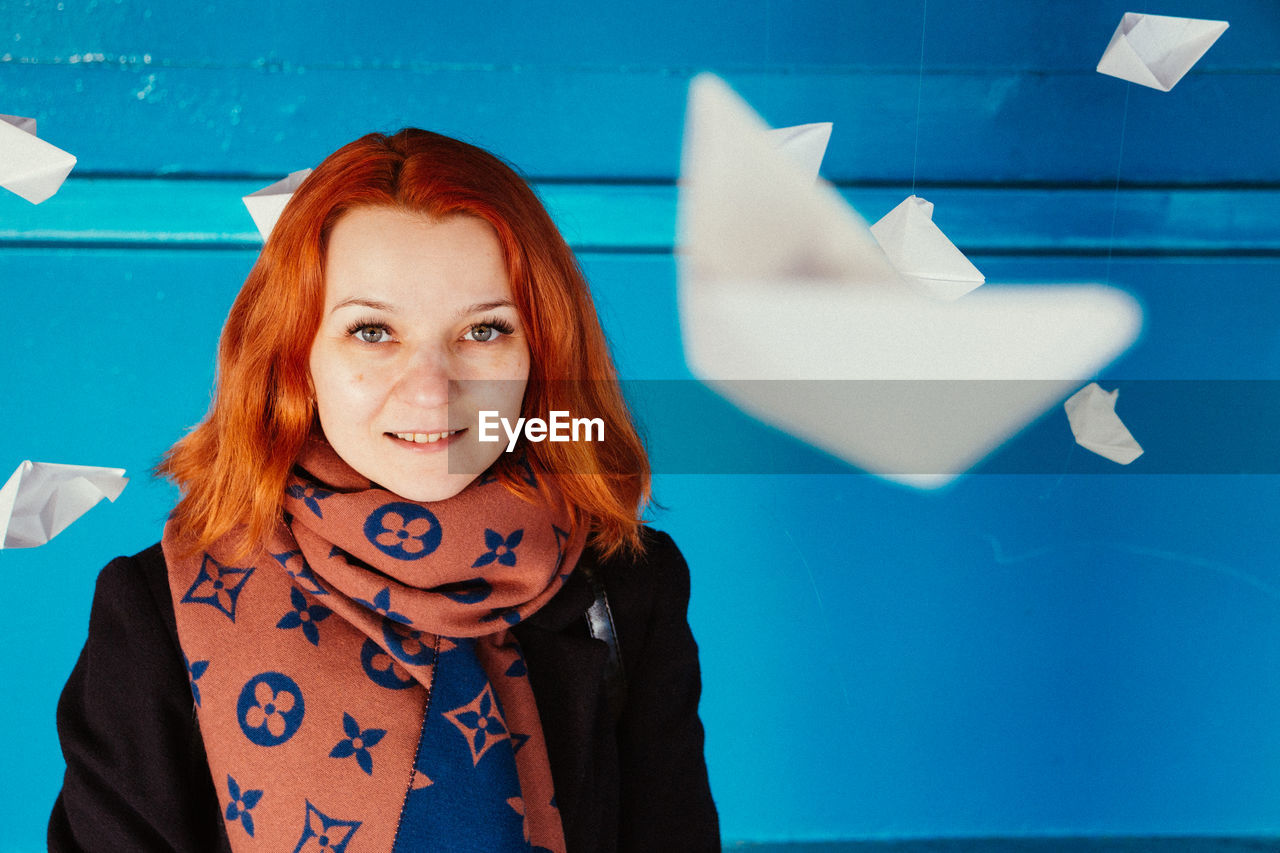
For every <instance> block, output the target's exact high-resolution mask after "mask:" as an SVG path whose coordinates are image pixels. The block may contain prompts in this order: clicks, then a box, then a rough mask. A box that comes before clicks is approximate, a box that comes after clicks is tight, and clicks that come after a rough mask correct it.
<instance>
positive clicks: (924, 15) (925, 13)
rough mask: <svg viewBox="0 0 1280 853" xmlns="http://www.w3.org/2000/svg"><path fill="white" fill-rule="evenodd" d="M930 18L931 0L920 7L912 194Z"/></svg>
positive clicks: (913, 180) (913, 190)
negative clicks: (926, 39) (926, 37)
mask: <svg viewBox="0 0 1280 853" xmlns="http://www.w3.org/2000/svg"><path fill="white" fill-rule="evenodd" d="M928 18H929V0H924V5H923V6H922V7H921V9H920V77H919V81H918V82H917V84H916V146H915V151H913V152H912V154H911V194H912V195H915V194H916V169H917V167H918V166H919V165H920V102H921V101H922V100H923V99H924V26H925V22H926V21H927V20H928Z"/></svg>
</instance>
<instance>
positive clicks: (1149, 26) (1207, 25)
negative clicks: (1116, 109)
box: [1098, 12, 1229, 92]
mask: <svg viewBox="0 0 1280 853" xmlns="http://www.w3.org/2000/svg"><path fill="white" fill-rule="evenodd" d="M1228 26H1229V25H1228V24H1227V22H1226V21H1209V20H1204V19H1201V18H1172V17H1169V16H1167V15H1144V14H1142V13H1139V12H1125V13H1124V17H1123V18H1121V19H1120V26H1118V27H1116V31H1115V33H1114V34H1113V35H1112V36H1111V41H1110V43H1108V44H1107V49H1106V50H1104V51H1103V53H1102V59H1101V60H1100V61H1099V62H1098V71H1099V72H1101V73H1103V74H1108V75H1110V76H1112V77H1119V78H1120V79H1121V80H1128V81H1129V82H1130V83H1139V84H1141V85H1143V86H1150V87H1151V88H1152V89H1159V90H1161V91H1163V92H1167V91H1169V90H1170V89H1172V88H1173V87H1174V86H1175V85H1177V83H1178V81H1179V80H1181V79H1182V76H1183V75H1184V74H1186V73H1187V72H1188V71H1190V70H1191V67H1192V66H1193V65H1195V64H1196V63H1197V62H1199V61H1200V57H1202V56H1204V55H1205V53H1206V52H1207V51H1208V50H1209V48H1211V47H1213V43H1214V42H1216V41H1217V40H1218V37H1219V36H1221V35H1222V34H1223V33H1224V32H1226V30H1227V27H1228Z"/></svg>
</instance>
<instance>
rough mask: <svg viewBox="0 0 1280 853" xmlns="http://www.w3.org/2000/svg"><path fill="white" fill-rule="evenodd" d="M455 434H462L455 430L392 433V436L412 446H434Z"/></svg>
mask: <svg viewBox="0 0 1280 853" xmlns="http://www.w3.org/2000/svg"><path fill="white" fill-rule="evenodd" d="M457 432H462V430H460V429H455V430H451V431H449V432H393V433H392V435H394V436H395V437H396V438H399V439H401V440H403V441H412V442H413V443H414V444H434V443H435V442H437V441H439V440H440V439H442V438H448V437H449V436H451V435H453V434H454V433H457Z"/></svg>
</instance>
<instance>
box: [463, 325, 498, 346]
mask: <svg viewBox="0 0 1280 853" xmlns="http://www.w3.org/2000/svg"><path fill="white" fill-rule="evenodd" d="M470 334H471V340H473V341H479V342H480V343H482V344H483V343H488V342H489V341H492V340H494V339H495V338H497V337H498V335H500V334H501V332H500V331H498V329H497V328H495V327H493V326H488V325H485V324H483V323H480V324H477V325H475V326H472V327H471V329H470Z"/></svg>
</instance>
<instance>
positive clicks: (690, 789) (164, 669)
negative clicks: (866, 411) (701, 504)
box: [49, 529, 720, 853]
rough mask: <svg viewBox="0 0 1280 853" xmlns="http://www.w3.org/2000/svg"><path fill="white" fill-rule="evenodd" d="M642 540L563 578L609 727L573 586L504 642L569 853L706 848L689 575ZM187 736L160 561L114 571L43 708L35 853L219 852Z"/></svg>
mask: <svg viewBox="0 0 1280 853" xmlns="http://www.w3.org/2000/svg"><path fill="white" fill-rule="evenodd" d="M644 540H645V555H644V556H643V557H642V558H641V559H640V560H638V561H635V562H633V561H630V560H627V559H614V560H610V561H600V560H598V559H597V558H596V555H595V554H594V552H593V551H591V550H590V549H588V550H587V551H585V552H584V554H583V556H582V562H580V563H579V567H580V568H582V567H583V566H584V565H586V566H587V567H588V568H593V570H594V571H595V572H596V573H597V576H598V577H600V578H601V579H602V580H603V582H604V586H605V589H606V591H607V594H608V598H609V605H610V608H611V610H612V613H613V619H614V624H615V627H616V630H617V636H618V645H619V648H620V649H621V652H622V658H623V663H624V667H625V671H626V685H627V692H626V703H625V705H624V706H623V708H622V711H621V715H620V717H619V718H618V720H617V722H616V724H615V722H614V719H613V714H611V712H610V708H609V704H608V701H607V695H606V693H607V691H606V690H605V689H604V688H605V675H604V672H605V665H606V662H607V660H608V646H607V645H606V644H605V643H604V642H603V641H600V640H596V639H593V638H592V637H591V636H590V634H589V632H588V628H587V623H586V620H585V618H584V615H583V614H584V613H585V611H586V610H587V608H588V607H590V605H591V603H592V601H593V600H594V594H593V592H592V590H591V587H590V585H589V584H588V582H587V580H586V578H585V577H584V573H583V572H582V571H575V572H574V573H573V574H572V575H571V576H570V578H569V580H568V581H567V582H566V583H565V585H564V587H563V588H562V589H561V590H560V591H559V592H558V593H557V594H556V595H555V597H554V598H552V599H551V600H550V601H549V602H547V604H546V605H544V606H543V607H542V609H541V610H539V611H538V612H537V613H534V614H533V615H532V616H530V617H529V618H528V619H526V620H525V621H524V622H523V623H521V624H519V625H516V626H515V627H514V628H512V631H513V633H514V634H515V635H516V636H517V638H518V639H519V640H520V645H521V648H522V649H523V651H524V655H525V662H526V664H527V666H528V668H529V679H530V683H531V684H532V686H533V692H534V696H535V699H536V701H537V705H538V712H539V716H540V717H541V719H542V728H543V732H544V734H545V737H546V741H547V751H548V754H549V756H550V763H551V775H552V779H553V780H554V782H555V787H556V800H557V802H558V804H559V806H560V815H561V819H562V821H563V824H564V832H565V841H566V845H567V848H568V851H569V853H586V851H614V850H619V851H646V853H648V851H663V853H672V851H684V850H688V851H706V850H719V849H720V838H719V825H718V820H717V816H716V810H715V805H714V803H713V802H712V800H711V791H710V788H709V787H708V784H707V771H706V764H705V761H704V759H703V752H702V746H703V733H702V724H701V723H700V722H699V720H698V697H699V694H700V693H701V681H700V675H699V670H698V649H697V646H696V645H695V644H694V640H693V635H692V634H691V632H690V630H689V624H688V621H687V618H686V609H687V606H688V602H689V568H688V566H687V565H686V564H685V561H684V558H683V557H682V556H681V555H680V551H679V549H677V548H676V545H675V543H674V542H673V541H672V540H671V537H670V536H668V535H667V534H665V533H661V532H658V531H653V530H649V529H646V530H645V531H644ZM195 722H196V721H195V716H194V706H193V703H192V698H191V690H190V687H189V681H188V676H187V669H186V666H185V664H184V662H183V658H182V653H181V650H180V647H179V645H178V632H177V624H176V622H175V620H174V613H173V599H172V597H171V595H170V592H169V580H168V574H167V569H166V567H165V563H164V556H163V554H162V552H161V550H160V546H159V545H154V546H152V547H151V548H148V549H147V550H146V551H143V552H142V553H140V554H137V555H135V556H133V557H118V558H117V559H115V560H113V561H112V562H111V563H110V564H109V565H108V566H107V567H106V568H105V569H103V570H102V573H101V575H100V576H99V577H98V585H97V589H96V591H95V593H94V600H93V610H92V614H91V616H90V619H89V638H88V640H87V641H86V643H85V647H84V650H83V651H82V652H81V653H80V659H79V660H78V661H77V662H76V665H75V669H73V670H72V672H71V677H70V678H69V679H68V680H67V685H66V687H65V688H64V689H63V692H62V698H61V699H60V700H59V702H58V734H59V737H60V738H61V741H62V752H63V755H64V756H65V758H66V762H67V771H66V776H65V778H64V779H63V786H62V792H61V793H60V794H59V795H58V799H57V802H56V803H55V804H54V807H53V814H52V817H51V818H50V821H49V849H50V851H53V853H63V851H66V853H71V852H72V851H77V852H78V851H109V853H125V851H129V853H132V851H139V853H144V851H145V852H147V853H149V851H180V852H181V853H187V851H192V853H194V852H195V851H202V852H203V851H208V853H213V851H229V849H230V847H229V844H228V841H227V833H226V825H225V821H224V819H223V816H222V807H221V805H220V804H219V801H218V795H217V793H216V792H215V790H214V787H213V780H212V778H211V777H210V773H209V767H208V764H207V762H206V758H205V752H204V744H203V742H202V741H201V738H200V734H199V729H198V727H197V726H196V725H195Z"/></svg>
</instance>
